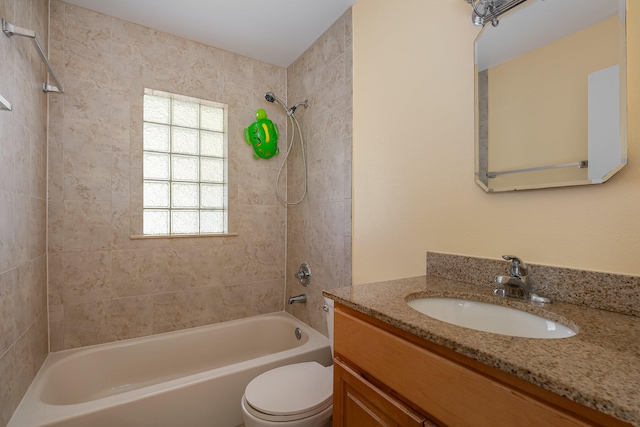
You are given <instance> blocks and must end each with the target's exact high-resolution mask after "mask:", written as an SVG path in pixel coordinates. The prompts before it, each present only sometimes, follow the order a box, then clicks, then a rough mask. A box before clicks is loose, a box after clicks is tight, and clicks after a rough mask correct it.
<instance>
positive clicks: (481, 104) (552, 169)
mask: <svg viewBox="0 0 640 427" xmlns="http://www.w3.org/2000/svg"><path fill="white" fill-rule="evenodd" d="M556 1H562V0H556ZM581 1H584V0H581ZM594 1H599V0H594ZM535 2H538V3H542V2H543V1H542V0H528V1H527V2H525V3H523V4H522V5H520V6H519V7H517V8H515V9H513V10H511V11H510V12H508V13H507V14H505V16H504V17H502V18H501V21H502V20H503V19H509V16H512V15H513V14H517V13H521V14H522V13H525V10H523V9H526V7H528V6H531V4H532V3H535ZM574 2H575V0H574ZM618 2H619V5H620V6H619V7H620V8H624V10H622V11H621V10H620V9H619V12H618V15H619V17H620V21H619V22H620V24H621V25H622V30H621V31H620V34H619V36H618V39H619V44H618V53H619V56H620V62H619V64H618V65H619V76H620V79H619V88H620V90H619V96H620V117H619V120H620V159H619V163H618V164H617V166H615V167H612V168H611V170H609V171H608V172H607V173H606V174H605V175H604V176H603V177H602V178H601V179H591V178H588V179H571V180H558V181H552V182H540V181H538V182H518V183H514V184H506V185H503V186H495V185H494V186H492V185H491V184H492V183H491V182H490V181H491V180H492V179H493V178H494V177H495V176H496V175H506V174H515V173H520V172H524V173H528V172H533V173H535V174H536V175H539V176H541V177H543V176H544V175H547V176H550V177H551V178H550V179H551V180H553V179H554V178H553V174H557V172H558V170H559V168H564V167H568V166H573V167H578V168H581V169H582V168H587V167H588V161H586V162H585V161H583V160H582V159H580V160H578V161H576V162H575V163H567V164H559V165H550V166H541V167H532V168H523V169H518V168H514V169H510V170H503V171H500V172H497V173H496V172H493V173H492V172H490V171H489V170H488V164H489V144H490V141H489V137H488V114H489V112H488V92H487V93H485V94H482V93H480V91H481V89H480V84H479V82H480V79H481V78H486V76H480V73H479V72H478V50H479V47H478V42H479V40H480V39H481V37H482V36H483V35H484V34H485V33H486V31H500V25H498V26H497V28H493V27H492V26H491V25H485V27H484V28H483V29H482V30H481V31H480V33H479V34H478V36H477V37H476V40H475V41H474V74H475V78H474V81H475V181H476V183H477V184H478V185H479V186H480V187H481V188H482V189H484V190H485V191H487V192H504V191H515V190H529V189H541V188H552V187H567V186H577V185H589V184H600V183H604V182H606V181H607V180H608V179H610V178H611V177H612V176H613V175H614V174H616V173H617V172H618V171H619V170H621V169H622V168H623V167H624V166H625V165H626V164H627V158H628V153H627V138H628V124H627V120H628V100H627V91H628V81H627V46H628V30H627V11H628V6H627V4H626V0H618ZM599 22H602V21H599ZM585 28H587V27H585ZM540 31H543V30H542V29H541V30H540ZM561 38H562V37H560V38H558V39H561ZM525 53H527V52H525ZM485 74H486V73H485ZM481 132H484V133H486V137H485V140H486V144H483V142H482V136H481ZM616 159H617V158H616ZM616 161H617V160H616ZM541 170H544V172H539V171H541ZM546 171H548V172H546ZM491 175H493V176H491ZM523 177H524V175H521V176H520V178H523ZM521 181H523V180H521Z"/></svg>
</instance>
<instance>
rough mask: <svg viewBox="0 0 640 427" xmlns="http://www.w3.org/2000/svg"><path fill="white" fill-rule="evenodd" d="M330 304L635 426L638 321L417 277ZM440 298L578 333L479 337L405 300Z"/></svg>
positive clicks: (345, 292)
mask: <svg viewBox="0 0 640 427" xmlns="http://www.w3.org/2000/svg"><path fill="white" fill-rule="evenodd" d="M323 293H324V294H325V295H326V296H328V297H329V298H332V299H334V300H335V301H336V302H339V303H341V304H344V305H346V306H347V307H350V308H353V309H355V310H357V311H360V312H362V313H364V314H367V315H370V316H372V317H374V318H376V319H379V320H381V321H383V322H385V323H388V324H390V325H392V326H395V327H397V328H400V329H403V330H405V331H407V332H410V333H412V334H415V335H417V336H419V337H422V338H424V339H427V340H429V341H431V342H434V343H436V344H440V345H442V346H445V347H447V348H449V349H451V350H454V351H456V352H458V353H460V354H464V355H466V356H468V357H470V358H472V359H475V360H477V361H479V362H482V363H485V364H487V365H490V366H493V367H495V368H497V369H500V370H501V371H504V372H507V373H510V374H512V375H515V376H517V377H519V378H522V379H524V380H526V381H529V382H530V383H533V384H535V385H537V386H540V387H542V388H544V389H547V390H549V391H552V392H554V393H556V394H559V395H561V396H564V397H566V398H568V399H570V400H573V401H575V402H578V403H581V404H583V405H586V406H588V407H591V408H594V409H597V410H599V411H602V412H604V413H606V414H609V415H612V416H614V417H616V418H619V419H620V420H623V421H626V422H629V423H631V424H632V425H635V426H640V317H634V316H628V315H623V314H618V313H613V312H609V311H603V310H597V309H593V308H587V307H582V306H577V305H571V304H567V303H562V302H555V303H553V304H551V305H548V306H546V307H538V306H533V305H531V304H529V303H526V302H520V301H515V300H505V299H502V298H499V297H496V296H494V295H493V294H492V292H491V289H490V288H487V287H482V286H477V285H471V284H466V283H461V282H453V281H450V280H445V279H440V278H436V277H433V276H426V277H425V276H423V277H416V278H410V279H402V280H393V281H388V282H380V283H371V284H365V285H355V286H351V287H346V288H338V289H330V290H326V291H324V292H323ZM426 296H441V297H450V298H465V299H470V300H475V301H483V302H490V303H494V304H502V305H508V306H511V307H514V308H518V309H520V310H523V311H528V312H531V313H534V314H538V315H541V316H544V317H546V318H548V319H550V320H554V321H556V322H559V323H562V324H564V325H566V326H568V327H570V328H572V329H574V330H576V331H578V334H577V335H576V336H574V337H571V338H565V339H532V338H518V337H509V336H504V335H497V334H491V333H487V332H479V331H475V330H472V329H467V328H462V327H459V326H455V325H451V324H448V323H445V322H441V321H438V320H435V319H432V318H430V317H428V316H426V315H424V314H421V313H419V312H418V311H415V310H413V309H412V308H410V307H409V306H408V305H407V304H406V301H407V300H410V299H415V298H420V297H426Z"/></svg>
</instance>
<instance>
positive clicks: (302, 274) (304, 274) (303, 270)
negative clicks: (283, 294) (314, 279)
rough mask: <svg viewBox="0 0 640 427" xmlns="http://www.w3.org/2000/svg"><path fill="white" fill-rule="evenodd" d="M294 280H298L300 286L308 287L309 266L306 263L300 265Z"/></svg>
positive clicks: (309, 278) (309, 280) (309, 281)
mask: <svg viewBox="0 0 640 427" xmlns="http://www.w3.org/2000/svg"><path fill="white" fill-rule="evenodd" d="M296 278H297V279H299V280H300V283H302V286H309V284H310V283H311V268H310V267H309V264H307V263H306V262H303V263H302V264H300V269H299V270H298V272H297V273H296Z"/></svg>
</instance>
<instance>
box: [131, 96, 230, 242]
mask: <svg viewBox="0 0 640 427" xmlns="http://www.w3.org/2000/svg"><path fill="white" fill-rule="evenodd" d="M143 114H144V118H143V127H144V128H143V165H142V170H143V171H142V175H143V234H144V235H152V236H153V235H157V236H161V235H178V234H222V233H227V232H228V225H227V223H228V217H227V212H228V207H227V192H228V187H227V169H228V166H227V129H226V127H227V125H226V123H227V106H226V105H224V104H219V103H217V102H212V101H205V100H202V99H197V98H190V97H186V96H182V95H176V94H171V93H167V92H160V91H157V90H151V89H145V92H144V110H143Z"/></svg>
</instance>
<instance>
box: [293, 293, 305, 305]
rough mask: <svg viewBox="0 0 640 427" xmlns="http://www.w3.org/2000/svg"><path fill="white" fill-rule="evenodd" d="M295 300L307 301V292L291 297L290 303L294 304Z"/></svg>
mask: <svg viewBox="0 0 640 427" xmlns="http://www.w3.org/2000/svg"><path fill="white" fill-rule="evenodd" d="M294 302H299V303H303V302H307V294H302V295H297V296H295V297H289V304H293V303H294Z"/></svg>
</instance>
